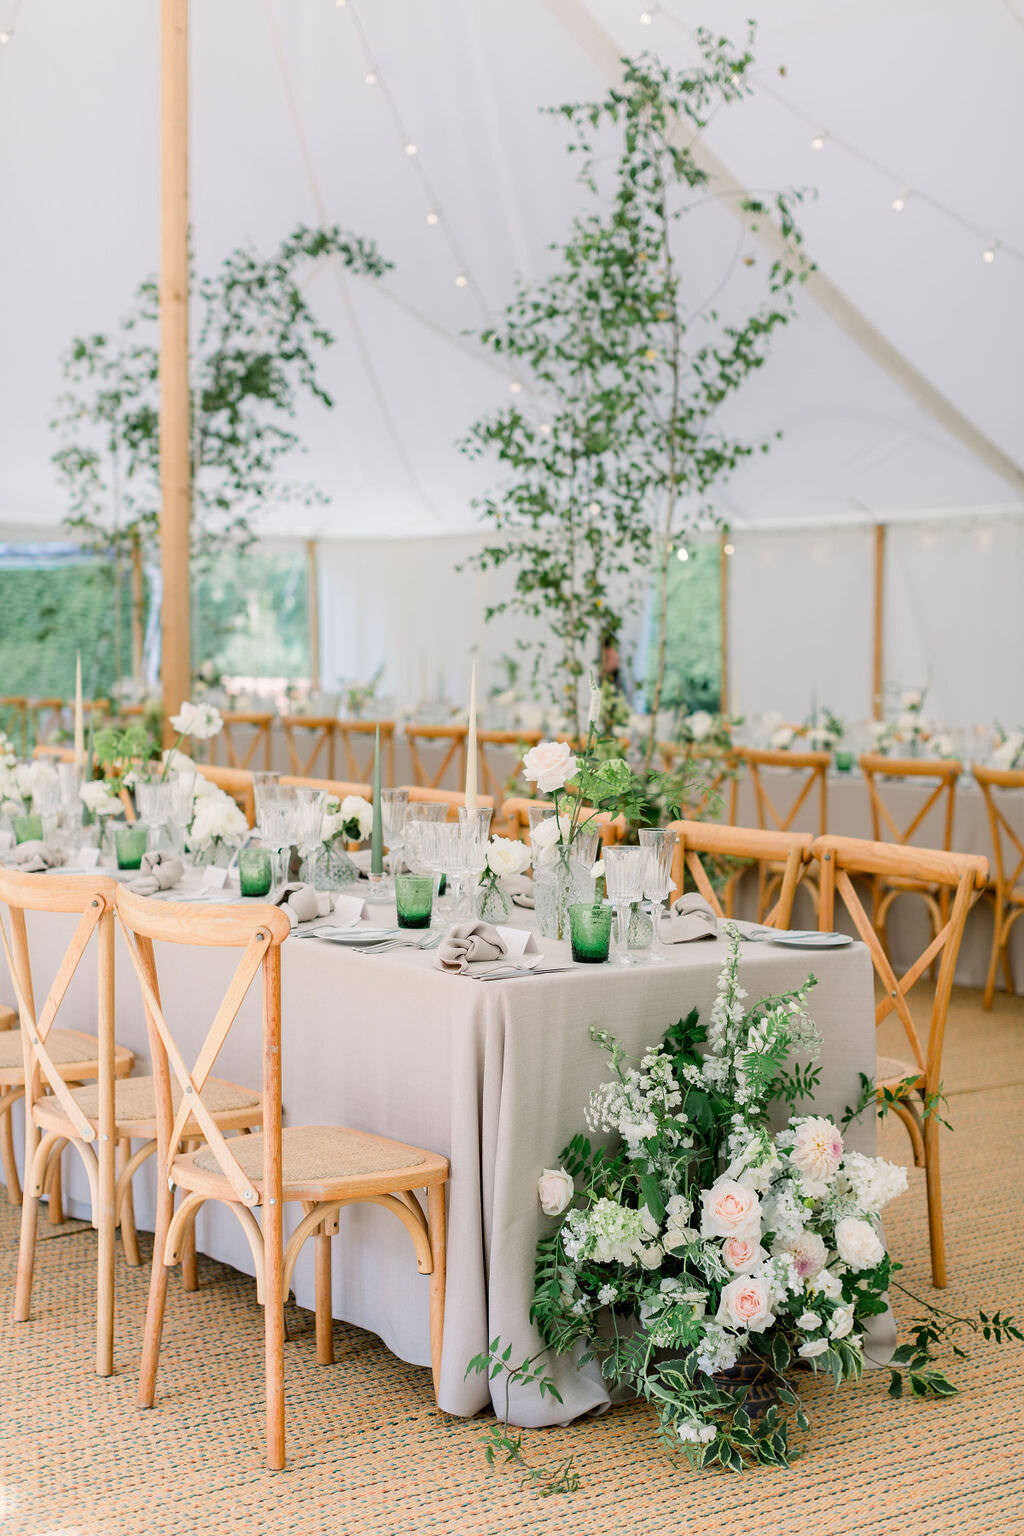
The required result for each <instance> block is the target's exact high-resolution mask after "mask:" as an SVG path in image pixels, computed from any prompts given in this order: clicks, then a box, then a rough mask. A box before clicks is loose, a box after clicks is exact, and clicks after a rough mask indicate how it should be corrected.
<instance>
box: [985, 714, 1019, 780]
mask: <svg viewBox="0 0 1024 1536" xmlns="http://www.w3.org/2000/svg"><path fill="white" fill-rule="evenodd" d="M1022 759H1024V731H1007V730H1004V728H1003V727H1002V726H1001V725H999V724H998V722H997V724H996V744H995V747H994V748H993V751H992V766H993V767H994V768H1002V769H1003V770H1004V771H1006V772H1009V771H1010V770H1012V769H1014V768H1019V767H1020V765H1021V760H1022Z"/></svg>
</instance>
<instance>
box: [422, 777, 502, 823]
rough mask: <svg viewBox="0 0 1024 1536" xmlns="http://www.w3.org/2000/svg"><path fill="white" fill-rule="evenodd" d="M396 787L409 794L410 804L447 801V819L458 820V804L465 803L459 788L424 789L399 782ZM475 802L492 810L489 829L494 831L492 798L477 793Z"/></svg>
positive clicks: (462, 791) (431, 803)
mask: <svg viewBox="0 0 1024 1536" xmlns="http://www.w3.org/2000/svg"><path fill="white" fill-rule="evenodd" d="M398 787H399V789H404V790H405V792H406V794H407V795H408V796H409V804H410V805H417V804H418V805H441V804H444V803H447V805H448V818H447V819H448V820H449V821H458V819H459V806H460V805H465V803H466V794H465V791H464V790H461V789H426V788H425V787H424V786H423V785H422V784H400V785H399V786H398ZM476 803H477V805H480V806H490V808H491V812H492V815H491V822H492V826H491V831H492V833H494V832H495V831H496V830H497V829H496V828H495V827H494V825H493V822H494V815H493V812H494V801H493V799H492V798H491V796H490V795H477V797H476Z"/></svg>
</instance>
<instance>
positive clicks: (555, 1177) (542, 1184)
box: [537, 1168, 576, 1216]
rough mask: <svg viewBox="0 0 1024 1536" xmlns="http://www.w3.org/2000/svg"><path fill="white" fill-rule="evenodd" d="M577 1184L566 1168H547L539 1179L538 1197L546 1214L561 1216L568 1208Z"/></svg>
mask: <svg viewBox="0 0 1024 1536" xmlns="http://www.w3.org/2000/svg"><path fill="white" fill-rule="evenodd" d="M575 1193H576V1186H575V1184H574V1183H573V1181H572V1175H571V1174H569V1173H566V1171H565V1169H564V1168H545V1169H544V1172H543V1173H542V1174H541V1176H540V1178H539V1179H538V1180H537V1198H538V1199H539V1200H540V1207H541V1210H542V1211H543V1212H544V1214H545V1216H561V1214H562V1212H563V1211H565V1210H568V1208H569V1206H570V1205H571V1203H572V1198H573V1196H574V1195H575Z"/></svg>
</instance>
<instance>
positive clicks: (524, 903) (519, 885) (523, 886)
mask: <svg viewBox="0 0 1024 1536" xmlns="http://www.w3.org/2000/svg"><path fill="white" fill-rule="evenodd" d="M501 888H502V890H503V891H506V892H507V893H508V895H509V896H511V898H512V900H513V901H514V902H515V904H516V906H517V907H532V906H533V905H534V900H533V881H532V880H531V879H530V877H529V875H503V876H502V880H501Z"/></svg>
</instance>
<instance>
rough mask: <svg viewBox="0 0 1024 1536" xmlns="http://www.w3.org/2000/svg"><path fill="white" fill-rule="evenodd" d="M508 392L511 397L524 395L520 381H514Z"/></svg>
mask: <svg viewBox="0 0 1024 1536" xmlns="http://www.w3.org/2000/svg"><path fill="white" fill-rule="evenodd" d="M508 392H509V394H510V395H521V394H522V392H523V386H522V385H521V384H520V382H519V380H518V379H513V380H512V383H511V384H510V385H509V387H508Z"/></svg>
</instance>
